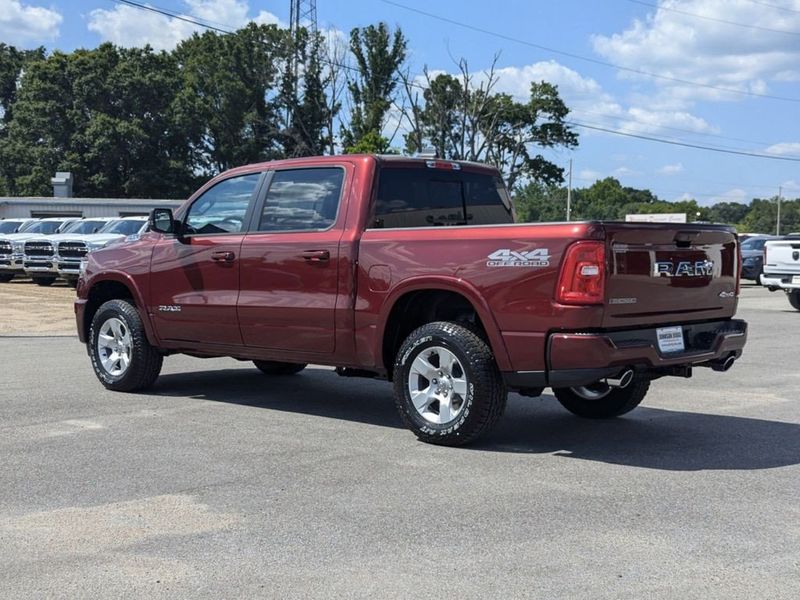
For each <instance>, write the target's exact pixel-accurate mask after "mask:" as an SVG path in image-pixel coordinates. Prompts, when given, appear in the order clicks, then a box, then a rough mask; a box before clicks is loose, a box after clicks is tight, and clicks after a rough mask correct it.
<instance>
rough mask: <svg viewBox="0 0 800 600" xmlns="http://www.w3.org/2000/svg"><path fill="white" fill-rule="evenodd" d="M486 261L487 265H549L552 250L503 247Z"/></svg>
mask: <svg viewBox="0 0 800 600" xmlns="http://www.w3.org/2000/svg"><path fill="white" fill-rule="evenodd" d="M487 258H488V259H489V260H488V261H486V266H487V267H549V266H550V250H548V249H547V248H537V249H536V250H522V251H518V250H509V249H507V248H503V249H501V250H496V251H494V252H492V253H491V254H490V255H489V256H488V257H487Z"/></svg>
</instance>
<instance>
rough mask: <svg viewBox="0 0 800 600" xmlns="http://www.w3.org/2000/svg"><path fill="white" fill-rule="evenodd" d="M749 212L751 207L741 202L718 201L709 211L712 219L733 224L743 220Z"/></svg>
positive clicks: (715, 221) (716, 221)
mask: <svg viewBox="0 0 800 600" xmlns="http://www.w3.org/2000/svg"><path fill="white" fill-rule="evenodd" d="M748 212H750V207H749V206H748V205H747V204H741V203H739V202H717V203H716V204H715V205H714V206H712V207H711V208H710V209H709V211H708V213H709V220H710V221H713V222H714V223H731V224H734V223H739V222H741V220H742V219H744V218H745V217H746V216H747V213H748Z"/></svg>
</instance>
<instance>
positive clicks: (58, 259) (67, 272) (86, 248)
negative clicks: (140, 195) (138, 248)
mask: <svg viewBox="0 0 800 600" xmlns="http://www.w3.org/2000/svg"><path fill="white" fill-rule="evenodd" d="M146 230H147V217H122V218H119V219H113V220H110V221H109V222H108V223H106V225H105V226H104V227H103V228H102V229H101V230H100V231H97V232H96V233H90V234H86V235H70V234H67V235H63V236H60V237H59V240H58V242H57V243H56V249H55V253H56V254H55V257H54V260H53V268H54V269H55V270H56V271H57V273H58V276H59V277H61V278H62V279H64V280H66V281H67V282H68V283H70V284H74V283H75V282H77V281H78V275H80V267H81V261H83V260H84V258H85V257H86V255H87V254H88V253H89V252H91V251H92V250H98V249H99V248H105V247H106V246H108V245H109V244H113V243H116V242H119V241H122V240H124V239H126V238H128V237H130V236H135V235H138V234H140V233H144V232H145V231H146Z"/></svg>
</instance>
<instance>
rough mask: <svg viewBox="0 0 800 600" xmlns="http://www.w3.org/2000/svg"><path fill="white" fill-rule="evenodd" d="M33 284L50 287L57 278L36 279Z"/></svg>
mask: <svg viewBox="0 0 800 600" xmlns="http://www.w3.org/2000/svg"><path fill="white" fill-rule="evenodd" d="M33 282H34V283H35V284H36V285H41V286H42V287H50V286H51V285H53V284H54V283H55V282H56V278H55V277H34V278H33Z"/></svg>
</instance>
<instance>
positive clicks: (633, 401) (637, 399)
mask: <svg viewBox="0 0 800 600" xmlns="http://www.w3.org/2000/svg"><path fill="white" fill-rule="evenodd" d="M649 389H650V380H649V379H647V378H645V377H640V376H634V378H633V381H631V382H630V383H629V384H628V385H627V386H626V387H624V388H612V389H611V390H610V391H609V392H608V394H607V395H606V396H603V397H602V398H598V399H595V400H587V399H586V398H583V397H581V396H580V395H578V394H577V393H576V392H575V391H574V390H573V389H572V388H554V389H553V393H554V394H555V396H556V398H557V399H558V401H559V402H560V403H561V405H562V406H563V407H564V408H566V409H567V410H568V411H569V412H571V413H572V414H574V415H577V416H579V417H584V418H586V419H611V418H613V417H618V416H620V415H624V414H625V413H628V412H630V411H632V410H633V409H634V408H636V407H637V406H639V404H640V403H641V401H642V400H644V397H645V396H646V395H647V391H648V390H649Z"/></svg>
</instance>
